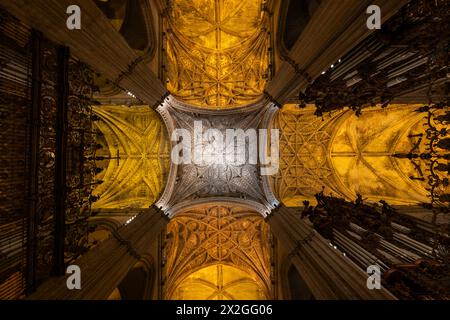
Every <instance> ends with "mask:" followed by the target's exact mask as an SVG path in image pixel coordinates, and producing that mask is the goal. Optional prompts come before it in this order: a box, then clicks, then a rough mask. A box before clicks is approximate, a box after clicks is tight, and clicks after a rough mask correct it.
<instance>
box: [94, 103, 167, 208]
mask: <svg viewBox="0 0 450 320" xmlns="http://www.w3.org/2000/svg"><path fill="white" fill-rule="evenodd" d="M93 110H94V113H95V114H96V115H97V116H98V117H99V118H100V119H101V120H100V121H98V122H96V125H97V127H98V129H99V130H100V131H101V132H102V133H103V138H102V140H101V141H99V143H100V144H101V145H102V146H103V148H102V149H99V150H98V151H97V155H96V156H97V165H98V166H99V167H101V168H103V171H102V172H101V173H99V174H98V175H97V177H96V179H97V180H102V181H103V183H102V184H101V185H99V186H98V187H97V188H96V189H95V190H94V195H96V196H99V197H100V198H99V200H98V201H97V202H95V203H94V206H93V207H94V209H123V208H148V207H149V206H150V205H152V204H153V203H154V202H155V201H156V200H157V197H158V196H159V194H160V192H161V191H162V189H163V187H164V184H165V183H166V177H167V174H168V172H169V166H170V156H169V152H170V151H169V150H170V143H169V140H168V137H167V133H166V128H165V126H164V124H163V123H162V120H161V118H160V117H159V115H158V114H157V113H156V112H155V111H153V110H151V109H150V108H149V107H148V106H142V107H133V108H130V107H128V106H101V107H94V108H93Z"/></svg>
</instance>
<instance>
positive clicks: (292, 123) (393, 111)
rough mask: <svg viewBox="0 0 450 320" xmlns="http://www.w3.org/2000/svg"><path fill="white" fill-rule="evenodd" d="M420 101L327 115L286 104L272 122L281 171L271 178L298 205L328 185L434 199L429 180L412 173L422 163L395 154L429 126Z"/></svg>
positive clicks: (352, 192)
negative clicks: (277, 131)
mask: <svg viewBox="0 0 450 320" xmlns="http://www.w3.org/2000/svg"><path fill="white" fill-rule="evenodd" d="M418 107H419V106H414V105H393V106H390V107H389V108H388V109H380V108H372V109H367V110H364V112H363V114H362V115H361V116H360V117H356V116H355V115H354V113H353V112H351V111H339V112H335V113H333V114H331V115H330V116H325V117H324V119H323V120H322V119H321V118H317V117H316V116H314V115H313V111H308V110H306V111H305V110H301V109H299V108H297V107H295V106H290V105H288V106H285V107H284V108H283V109H282V110H281V111H280V112H278V113H277V114H276V115H275V117H274V119H273V122H272V126H273V127H275V128H279V129H280V158H281V159H280V171H279V173H278V174H277V175H276V176H274V177H273V178H271V179H270V180H271V185H272V188H273V190H274V192H275V194H276V196H277V197H278V198H279V199H281V200H282V201H283V202H284V203H285V204H286V205H289V206H299V205H301V202H302V201H303V200H310V201H311V200H313V199H314V194H316V193H318V192H320V191H322V189H323V188H325V189H324V190H325V192H327V193H328V192H331V193H333V194H335V195H338V196H342V197H345V198H347V199H349V200H353V199H355V198H356V194H361V195H362V196H363V197H364V198H366V199H369V200H372V201H379V200H381V199H384V200H386V201H389V203H391V204H411V203H419V202H425V203H426V202H429V199H428V198H427V193H428V192H427V190H426V189H425V188H426V182H424V181H420V180H416V179H414V178H411V177H414V176H415V175H416V173H417V170H418V169H417V167H416V166H415V165H414V164H413V163H412V162H411V161H409V160H408V159H402V158H396V157H394V156H393V155H395V154H408V153H409V152H410V151H411V150H412V149H413V147H414V145H415V144H416V143H417V141H418V138H417V136H416V135H417V134H419V133H422V132H424V130H425V129H424V127H423V123H424V116H423V114H420V113H416V112H414V110H415V109H417V108H418ZM422 170H423V171H425V170H426V168H422Z"/></svg>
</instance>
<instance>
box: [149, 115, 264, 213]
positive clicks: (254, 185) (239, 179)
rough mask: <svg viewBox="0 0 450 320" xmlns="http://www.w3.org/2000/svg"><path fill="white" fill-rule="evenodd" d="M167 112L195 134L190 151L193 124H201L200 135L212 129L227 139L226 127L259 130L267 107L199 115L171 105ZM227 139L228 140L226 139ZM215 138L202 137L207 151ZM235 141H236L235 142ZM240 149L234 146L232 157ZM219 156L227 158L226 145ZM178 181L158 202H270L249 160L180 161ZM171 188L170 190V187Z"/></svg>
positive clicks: (165, 206)
mask: <svg viewBox="0 0 450 320" xmlns="http://www.w3.org/2000/svg"><path fill="white" fill-rule="evenodd" d="M166 110H167V112H166V114H168V116H169V117H170V118H172V119H173V121H174V126H175V127H176V128H177V129H184V130H186V131H187V132H189V133H190V136H191V137H192V141H191V145H190V148H191V149H190V150H194V147H195V141H194V137H195V130H194V129H195V126H194V123H195V122H197V123H201V125H202V131H201V134H203V135H204V134H205V132H207V131H208V130H209V129H215V130H218V131H219V132H220V133H222V134H223V137H224V139H225V137H226V130H227V129H242V130H243V131H246V130H247V129H255V130H256V129H257V128H258V125H259V123H260V121H261V118H262V116H263V114H264V113H265V109H262V110H260V111H258V112H257V113H255V112H251V113H240V114H235V115H227V116H226V117H224V116H219V115H199V114H193V113H189V112H184V111H180V110H175V108H173V107H168V108H167V109H166ZM224 141H225V140H224ZM212 143H213V140H203V141H202V142H201V147H202V149H203V150H207V148H208V147H210V146H211V145H212ZM233 144H234V141H233ZM236 152H237V149H234V151H233V153H232V156H233V157H236V156H237V154H236ZM217 156H223V157H224V159H226V156H227V148H226V146H225V147H224V148H223V150H222V151H220V154H217ZM173 179H174V180H175V181H169V184H170V187H171V188H172V189H170V188H168V189H167V192H165V193H164V194H163V196H162V199H161V200H160V201H159V202H158V204H160V205H162V206H163V207H164V208H171V207H173V206H175V205H179V204H182V203H190V201H192V200H195V199H199V198H204V199H211V200H213V199H216V198H218V197H229V198H238V199H239V198H241V199H244V200H251V201H254V202H257V203H260V204H261V206H262V207H264V206H266V207H265V208H266V209H267V207H270V205H268V202H267V200H266V197H265V194H264V192H263V188H262V185H261V178H260V170H259V167H258V165H257V164H251V163H249V161H247V162H246V163H245V164H242V165H241V164H235V163H234V162H228V161H224V162H223V164H216V163H213V164H210V163H202V164H197V163H194V162H192V163H190V164H179V165H178V166H177V174H176V177H173ZM169 189H170V190H169Z"/></svg>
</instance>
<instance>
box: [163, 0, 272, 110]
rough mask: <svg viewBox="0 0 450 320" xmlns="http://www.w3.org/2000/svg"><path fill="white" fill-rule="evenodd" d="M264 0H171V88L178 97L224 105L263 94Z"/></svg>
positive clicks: (213, 106)
mask: <svg viewBox="0 0 450 320" xmlns="http://www.w3.org/2000/svg"><path fill="white" fill-rule="evenodd" d="M265 2H266V1H265V0H246V1H240V0H173V1H171V7H170V8H169V14H168V16H167V19H166V26H165V27H166V48H165V49H166V50H165V52H166V59H167V63H166V64H167V66H166V67H167V87H168V90H169V91H170V92H171V93H172V94H173V95H174V96H176V97H177V98H179V99H180V100H182V101H184V102H186V103H189V104H192V105H195V106H198V107H203V108H210V109H226V108H233V107H238V106H243V105H246V104H250V103H252V102H255V101H256V100H258V98H260V97H261V95H262V93H263V90H264V87H265V85H266V82H267V80H268V77H269V64H270V62H269V60H270V57H269V46H270V35H269V17H268V15H267V14H266V13H265V11H264V10H263V8H264V5H265Z"/></svg>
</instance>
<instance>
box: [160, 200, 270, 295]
mask: <svg viewBox="0 0 450 320" xmlns="http://www.w3.org/2000/svg"><path fill="white" fill-rule="evenodd" d="M270 244H271V236H270V232H269V227H268V225H267V224H266V223H265V222H264V220H263V218H262V217H261V215H260V214H258V213H256V212H253V211H251V210H248V209H245V208H243V207H241V206H238V205H231V204H230V205H225V204H223V205H218V204H209V205H202V206H198V207H196V208H193V209H189V210H186V211H184V212H182V213H179V214H177V215H176V216H175V218H173V219H172V220H171V222H170V223H169V225H168V227H167V235H166V245H165V248H164V261H165V263H164V277H165V281H164V283H165V297H166V298H167V299H233V298H235V299H268V298H270V297H271V293H272V290H271V269H270V266H271V245H270ZM200 285H201V286H202V287H203V289H205V290H203V289H200V287H199V286H200Z"/></svg>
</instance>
